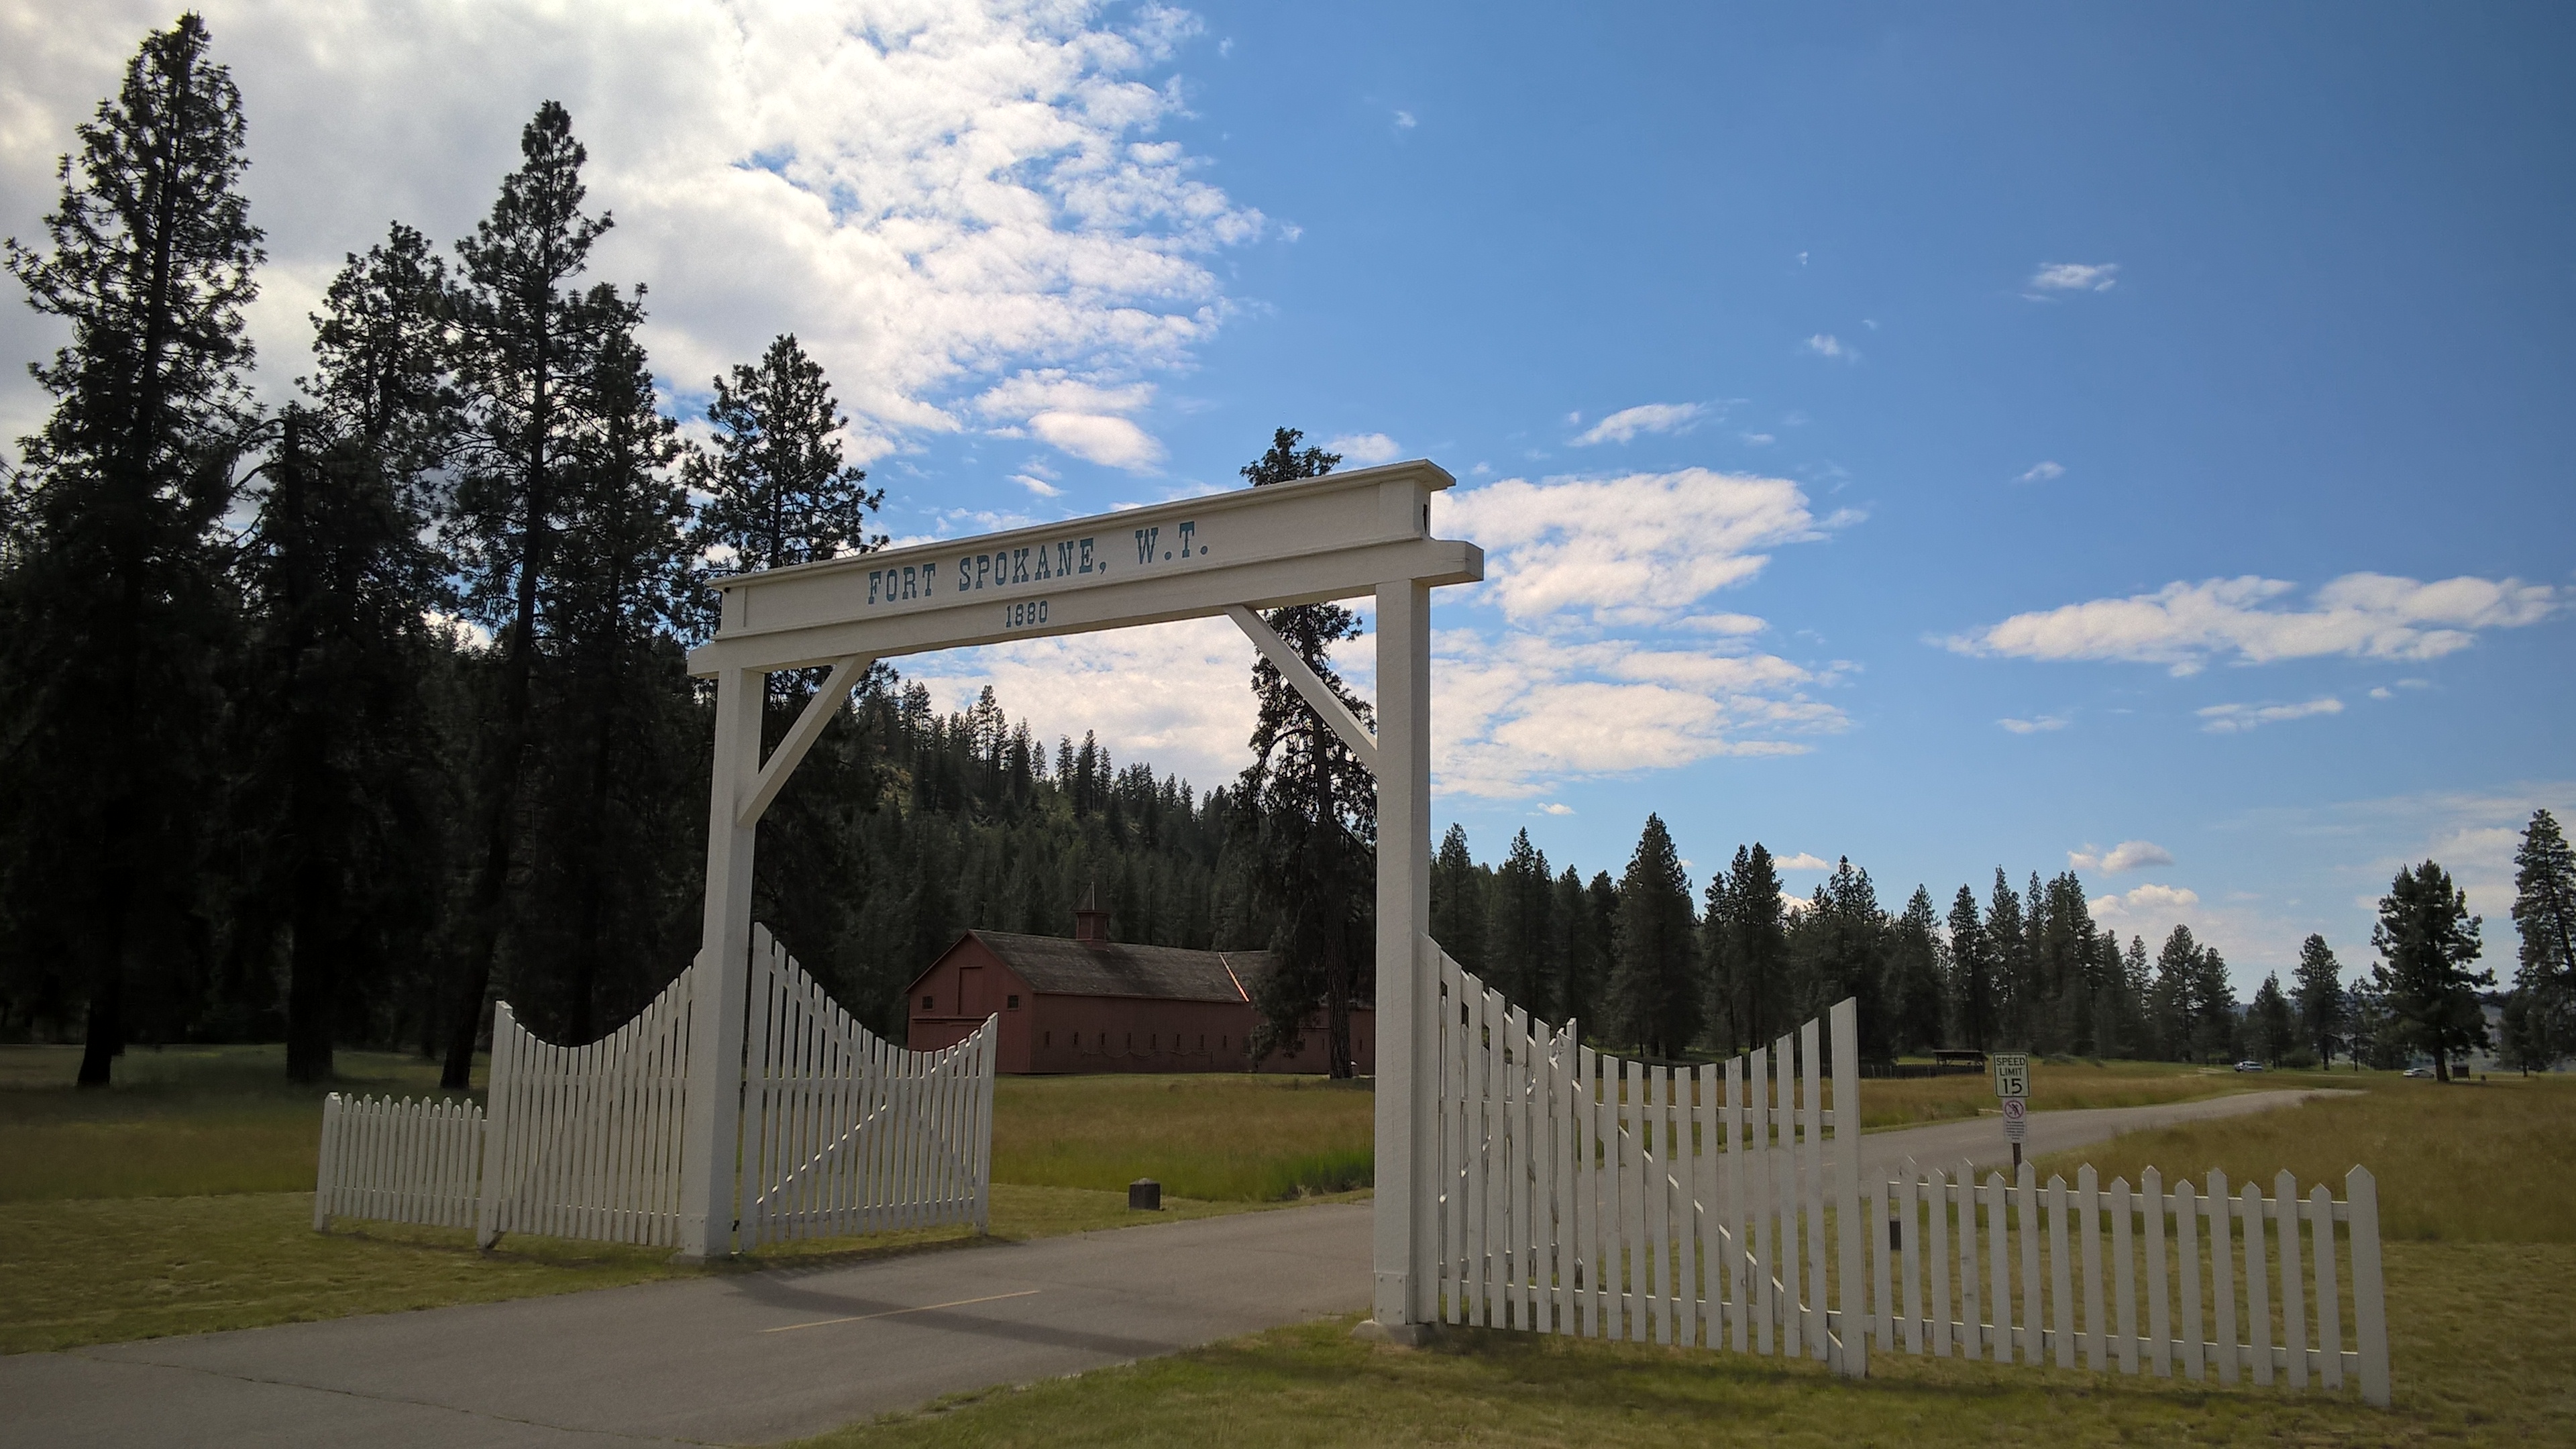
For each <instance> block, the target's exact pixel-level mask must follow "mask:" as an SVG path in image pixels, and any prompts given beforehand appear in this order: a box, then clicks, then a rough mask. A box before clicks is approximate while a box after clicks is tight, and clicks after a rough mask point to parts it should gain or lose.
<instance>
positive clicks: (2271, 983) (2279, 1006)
mask: <svg viewBox="0 0 2576 1449" xmlns="http://www.w3.org/2000/svg"><path fill="white" fill-rule="evenodd" d="M2245 1038H2246V1045H2248V1046H2250V1047H2252V1048H2253V1049H2254V1050H2253V1051H2252V1053H2251V1055H2252V1056H2253V1057H2254V1058H2255V1059H2256V1060H2258V1061H2261V1062H2263V1063H2265V1064H2267V1065H2270V1066H2276V1067H2277V1066H2279V1065H2280V1064H2281V1059H2282V1058H2284V1057H2286V1056H2288V1055H2289V1054H2290V1048H2292V1047H2293V1046H2296V1045H2297V1044H2298V1040H2299V1023H2298V1019H2297V1018H2296V1017H2295V1016H2294V1015H2293V1014H2292V1013H2291V1011H2290V998H2289V997H2288V995H2286V994H2285V993H2283V992H2282V990H2281V974H2280V973H2279V972H2277V971H2276V972H2273V973H2272V974H2270V975H2268V976H2266V977H2264V978H2263V984H2262V985H2261V986H2259V987H2256V988H2255V990H2254V1001H2253V1004H2252V1005H2251V1006H2250V1007H2248V1008H2247V1010H2246V1013H2245Z"/></svg>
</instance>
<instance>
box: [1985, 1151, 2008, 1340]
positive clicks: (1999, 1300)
mask: <svg viewBox="0 0 2576 1449" xmlns="http://www.w3.org/2000/svg"><path fill="white" fill-rule="evenodd" d="M1985 1197H1986V1201H1985V1208H1986V1267H1987V1269H1988V1271H1990V1272H1991V1273H1992V1274H1993V1275H1994V1277H1993V1280H1992V1288H1993V1292H1992V1295H1991V1296H1990V1297H1988V1298H1987V1300H1986V1308H1987V1311H1988V1312H1989V1313H1990V1314H1992V1315H1993V1322H1992V1325H1991V1328H1990V1333H1991V1342H1992V1344H1993V1347H1994V1352H1995V1362H1997V1363H2011V1362H2012V1361H2013V1336H2012V1244H2011V1242H2010V1241H2009V1240H2008V1239H2007V1238H2006V1237H2005V1226H2006V1224H2005V1220H2004V1206H2005V1202H2004V1175H2003V1174H2002V1173H2000V1172H1989V1173H1987V1174H1986V1189H1985Z"/></svg>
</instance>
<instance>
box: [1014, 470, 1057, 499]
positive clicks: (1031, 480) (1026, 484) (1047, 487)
mask: <svg viewBox="0 0 2576 1449" xmlns="http://www.w3.org/2000/svg"><path fill="white" fill-rule="evenodd" d="M1011 481H1012V482H1014V483H1017V484H1019V485H1020V486H1021V487H1023V488H1026V489H1027V490H1029V491H1030V492H1031V493H1034V494H1036V495H1037V496H1039V497H1040V498H1061V497H1063V496H1064V490H1063V489H1061V488H1058V487H1057V486H1055V485H1054V484H1052V483H1049V482H1048V481H1047V480H1045V479H1044V478H1039V477H1034V476H1032V475H1030V474H1027V473H1014V474H1012V475H1011Z"/></svg>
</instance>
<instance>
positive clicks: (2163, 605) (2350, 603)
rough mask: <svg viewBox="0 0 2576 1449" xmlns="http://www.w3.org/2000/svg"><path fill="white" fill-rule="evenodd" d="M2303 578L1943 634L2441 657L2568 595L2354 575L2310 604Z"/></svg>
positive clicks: (2109, 646) (2223, 586)
mask: <svg viewBox="0 0 2576 1449" xmlns="http://www.w3.org/2000/svg"><path fill="white" fill-rule="evenodd" d="M2296 587H2297V586H2296V585H2295V584H2290V583H2286V582H2284V581H2282V580H2279V579H2266V578H2259V577H2256V576H2254V575H2251V574H2248V575H2246V576H2244V577H2242V578H2234V579H2208V580H2204V581H2202V582H2200V583H2197V584H2193V583H2180V582H2177V583H2171V584H2167V585H2165V586H2164V587H2163V588H2162V589H2159V590H2157V591H2156V592H2155V593H2152V594H2135V595H2131V596H2130V597H2128V598H2125V599H2094V600H2090V601H2088V602H2085V603H2081V604H2067V605H2064V606H2062V607H2059V608H2055V609H2049V610H2045V611H2041V612H2036V613H2028V614H2016V615H2014V616H2013V617H2011V618H2009V619H2006V620H2004V621H2003V622H2002V623H2000V624H1996V625H1993V626H1991V627H1989V628H1985V629H1980V630H1977V631H1975V632H1973V633H1969V634H1962V635H1954V636H1952V637H1950V638H1948V639H1946V640H1943V641H1941V642H1942V643H1944V644H1945V645H1946V646H1947V647H1949V648H1951V649H1955V650H1957V651H1958V652H1960V653H1962V654H1984V655H1997V656H2002V657H2006V658H2016V659H2048V660H2064V659H2116V660H2128V661H2133V662H2137V663H2146V664H2163V665H2167V666H2169V667H2171V669H2172V671H2173V672H2174V673H2175V674H2177V675H2186V674H2194V673H2197V672H2199V670H2200V669H2201V668H2202V667H2203V666H2204V665H2206V664H2207V663H2208V661H2209V660H2210V659H2211V658H2212V657H2213V656H2225V655H2233V656H2234V657H2235V659H2236V660H2237V662H2240V663H2245V664H2267V663H2270V662H2272V661H2274V660H2279V659H2304V658H2312V657H2315V656H2318V655H2324V654H2342V655H2347V656H2350V657H2352V658H2356V659H2364V658H2367V659H2406V660H2415V659H2437V658H2440V657H2441V656H2442V655H2445V654H2450V653H2454V652H2456V651H2458V650H2461V649H2466V648H2468V647H2469V646H2470V645H2471V644H2474V643H2476V642H2477V631H2478V630H2481V629H2513V628H2520V627H2523V626H2525V625H2529V624H2537V623H2539V622H2540V621H2541V620H2543V619H2546V618H2548V617H2549V616H2550V615H2551V614H2552V613H2555V612H2556V611H2557V610H2558V608H2559V607H2560V605H2561V604H2562V603H2563V602H2564V601H2563V599H2562V598H2561V597H2560V594H2559V591H2558V590H2556V589H2554V588H2552V587H2550V586H2549V585H2547V584H2526V583H2524V582H2522V581H2521V580H2520V579H2514V578H2505V579H2480V578H2470V577H2466V576H2463V577H2460V578H2453V579H2441V580H2437V581H2435V582H2433V583H2429V584H2428V583H2420V582H2418V581H2416V580H2414V579H2408V578H2396V577H2392V576H2390V575H2387V574H2371V573H2356V574H2345V575H2344V576H2343V577H2341V578H2338V579H2336V580H2334V581H2333V582H2331V583H2329V584H2327V585H2326V586H2325V587H2323V588H2321V589H2318V590H2317V591H2316V592H2315V594H2313V595H2312V596H2311V597H2310V599H2309V600H2308V602H2307V603H2306V604H2305V606H2301V605H2298V604H2294V603H2290V602H2287V596H2288V595H2289V594H2290V593H2291V592H2292V591H2293V590H2295V589H2296Z"/></svg>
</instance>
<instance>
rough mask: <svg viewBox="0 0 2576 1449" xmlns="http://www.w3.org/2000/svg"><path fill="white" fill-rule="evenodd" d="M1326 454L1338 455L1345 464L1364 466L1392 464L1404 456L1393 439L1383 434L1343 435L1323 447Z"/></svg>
mask: <svg viewBox="0 0 2576 1449" xmlns="http://www.w3.org/2000/svg"><path fill="white" fill-rule="evenodd" d="M1324 451H1325V452H1327V453H1339V454H1341V455H1342V459H1343V461H1345V462H1349V463H1357V464H1361V465H1366V464H1370V463H1392V462H1394V461H1395V460H1396V459H1397V458H1400V457H1402V456H1404V450H1403V449H1402V448H1401V447H1399V446H1397V444H1396V441H1395V439H1393V438H1390V437H1388V436H1387V435H1386V434H1384V433H1344V434H1342V435H1341V436H1340V437H1338V438H1335V439H1333V440H1332V441H1331V442H1329V443H1326V444H1325V445H1324Z"/></svg>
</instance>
